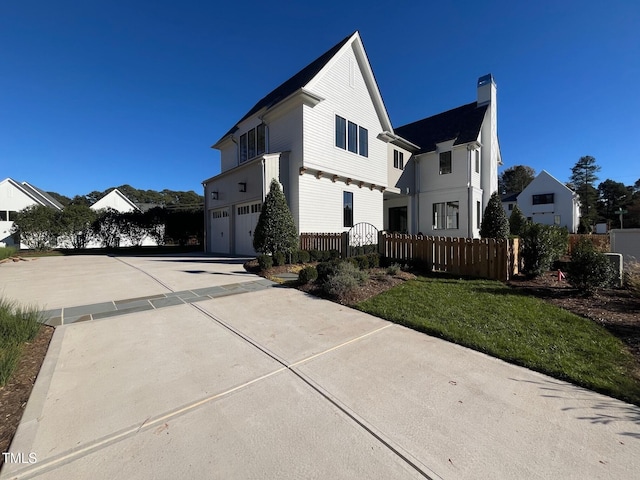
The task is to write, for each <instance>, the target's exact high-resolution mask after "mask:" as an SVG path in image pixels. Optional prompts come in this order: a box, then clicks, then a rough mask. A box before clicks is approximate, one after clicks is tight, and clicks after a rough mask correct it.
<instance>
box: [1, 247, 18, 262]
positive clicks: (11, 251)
mask: <svg viewBox="0 0 640 480" xmlns="http://www.w3.org/2000/svg"><path fill="white" fill-rule="evenodd" d="M17 251H18V249H17V248H15V247H0V260H4V259H5V258H9V257H12V256H13V255H15V253H16V252H17Z"/></svg>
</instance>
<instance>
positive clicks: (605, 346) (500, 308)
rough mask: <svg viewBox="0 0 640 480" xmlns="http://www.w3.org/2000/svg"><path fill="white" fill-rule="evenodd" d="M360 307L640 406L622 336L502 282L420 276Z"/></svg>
mask: <svg viewBox="0 0 640 480" xmlns="http://www.w3.org/2000/svg"><path fill="white" fill-rule="evenodd" d="M357 308H359V309H360V310H362V311H364V312H367V313H371V314H373V315H376V316H378V317H381V318H384V319H387V320H390V321H392V322H395V323H399V324H401V325H405V326H407V327H410V328H413V329H415V330H419V331H422V332H425V333H428V334H429V335H433V336H437V337H441V338H444V339H446V340H449V341H451V342H455V343H458V344H460V345H464V346H467V347H470V348H473V349H474V350H478V351H481V352H485V353H487V354H489V355H492V356H494V357H498V358H501V359H503V360H506V361H508V362H511V363H515V364H518V365H522V366H525V367H528V368H531V369H533V370H537V371H539V372H543V373H546V374H549V375H551V376H553V377H556V378H559V379H563V380H567V381H570V382H572V383H575V384H577V385H581V386H584V387H587V388H590V389H592V390H596V391H599V392H602V393H605V394H607V395H611V396H614V397H617V398H621V399H623V400H626V401H629V402H632V403H635V404H636V405H640V380H638V379H635V378H634V377H633V375H632V373H631V372H632V369H633V362H634V359H633V357H632V356H631V354H630V353H629V352H628V351H627V350H626V349H625V347H624V345H623V344H622V342H621V341H620V340H618V339H617V338H616V337H614V336H613V335H611V334H610V333H609V332H608V331H607V330H605V329H604V328H602V327H600V326H599V325H597V324H596V323H594V322H592V321H590V320H587V319H584V318H582V317H579V316H576V315H574V314H572V313H569V312H567V311H566V310H562V309H560V308H557V307H554V306H553V305H550V304H548V303H546V302H544V301H542V300H539V299H537V298H534V297H531V296H528V295H523V294H520V293H518V292H516V291H514V290H513V289H511V288H509V287H507V286H506V285H504V284H502V283H500V282H495V281H489V280H459V279H444V278H425V277H419V278H418V279H416V280H411V281H408V282H405V283H403V284H401V285H398V286H396V287H394V288H392V289H391V290H388V291H386V292H384V293H382V294H380V295H378V296H376V297H374V298H371V299H369V300H366V301H364V302H362V303H360V304H359V305H358V306H357Z"/></svg>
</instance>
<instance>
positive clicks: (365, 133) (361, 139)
mask: <svg viewBox="0 0 640 480" xmlns="http://www.w3.org/2000/svg"><path fill="white" fill-rule="evenodd" d="M358 153H359V154H360V156H362V157H365V158H367V157H369V130H367V129H366V128H364V127H363V126H362V125H359V126H358Z"/></svg>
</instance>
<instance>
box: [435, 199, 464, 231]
mask: <svg viewBox="0 0 640 480" xmlns="http://www.w3.org/2000/svg"><path fill="white" fill-rule="evenodd" d="M439 206H440V207H439ZM450 208H451V209H455V210H454V211H453V213H451V214H450V213H449V209H450ZM443 209H444V216H443V215H441V214H442V213H443V212H442V210H443ZM432 215H433V217H432V228H433V230H459V229H460V202H459V201H458V200H454V201H450V202H435V203H433V204H432ZM443 217H444V218H443Z"/></svg>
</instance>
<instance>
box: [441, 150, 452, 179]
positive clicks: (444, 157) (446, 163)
mask: <svg viewBox="0 0 640 480" xmlns="http://www.w3.org/2000/svg"><path fill="white" fill-rule="evenodd" d="M447 173H451V151H448V152H440V175H445V174H447Z"/></svg>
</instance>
